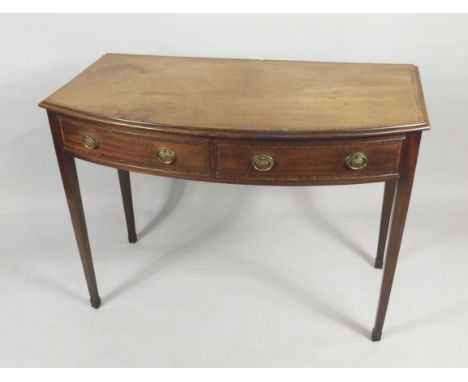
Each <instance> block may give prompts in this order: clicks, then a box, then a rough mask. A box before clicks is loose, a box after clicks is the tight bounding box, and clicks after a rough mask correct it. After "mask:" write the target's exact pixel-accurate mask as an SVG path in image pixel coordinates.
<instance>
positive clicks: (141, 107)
mask: <svg viewBox="0 0 468 382" xmlns="http://www.w3.org/2000/svg"><path fill="white" fill-rule="evenodd" d="M40 106H41V107H44V108H46V109H47V112H48V116H49V122H50V127H51V130H52V136H53V141H54V145H55V150H56V154H57V160H58V164H59V167H60V172H61V175H62V180H63V186H64V188H65V193H66V196H67V201H68V207H69V210H70V215H71V220H72V223H73V228H74V230H75V236H76V241H77V243H78V249H79V252H80V256H81V261H82V263H83V268H84V273H85V276H86V282H87V285H88V289H89V293H90V296H91V305H92V306H93V307H94V308H98V307H99V306H100V304H101V300H100V297H99V294H98V289H97V285H96V278H95V274H94V267H93V262H92V257H91V249H90V245H89V240H88V233H87V229H86V222H85V216H84V213H83V205H82V201H81V195H80V189H79V184H78V177H77V172H76V167H75V158H80V159H83V160H87V161H90V162H94V163H97V164H102V165H106V166H110V167H114V168H117V169H118V175H119V181H120V189H121V192H122V198H123V204H124V210H125V216H126V221H127V228H128V239H129V241H130V242H131V243H134V242H136V240H137V235H136V230H135V221H134V216H133V205H132V196H131V188H130V177H129V171H137V172H143V173H148V174H154V175H160V176H168V177H174V178H182V179H192V180H202V181H209V182H224V183H239V184H258V185H291V186H293V185H294V186H298V185H303V186H311V185H334V184H352V183H367V182H385V191H384V198H383V207H382V217H381V224H380V235H379V242H378V248H377V257H376V260H375V267H376V268H382V267H383V264H384V253H385V250H386V256H385V267H384V272H383V281H382V287H381V292H380V300H379V304H378V310H377V317H376V321H375V325H374V329H373V331H372V340H373V341H378V340H380V338H381V335H382V327H383V323H384V318H385V313H386V310H387V305H388V301H389V297H390V291H391V287H392V282H393V276H394V273H395V268H396V264H397V260H398V254H399V250H400V244H401V239H402V235H403V229H404V225H405V220H406V214H407V210H408V204H409V200H410V194H411V189H412V184H413V178H414V172H415V167H416V160H417V156H418V148H419V142H420V138H421V132H422V131H423V130H426V129H429V121H428V117H427V112H426V109H425V105H424V99H423V94H422V90H421V84H420V80H419V74H418V69H417V68H416V67H415V66H413V65H395V64H349V63H320V62H299V61H297V62H294V61H263V60H261V61H260V60H235V59H209V58H180V57H159V56H142V55H123V54H106V55H104V56H103V57H101V58H100V59H99V60H98V61H96V62H95V63H94V64H92V65H91V66H90V67H88V68H87V69H86V70H85V71H83V72H82V73H81V74H79V75H78V76H77V77H75V78H74V79H73V80H72V81H71V82H69V83H68V84H66V85H65V86H63V87H62V88H60V89H59V90H58V91H56V92H55V93H54V94H52V95H51V96H50V97H48V98H47V99H45V100H44V101H43V102H42V103H41V104H40ZM391 217H392V219H391ZM266 229H267V228H266ZM387 237H388V243H387Z"/></svg>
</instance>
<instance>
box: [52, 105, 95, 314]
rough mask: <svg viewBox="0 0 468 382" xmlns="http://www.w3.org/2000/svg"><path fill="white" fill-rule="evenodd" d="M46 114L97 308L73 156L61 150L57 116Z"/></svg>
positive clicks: (91, 265) (61, 144) (93, 278)
mask: <svg viewBox="0 0 468 382" xmlns="http://www.w3.org/2000/svg"><path fill="white" fill-rule="evenodd" d="M48 116H49V123H50V128H51V130H52V137H53V140H54V146H55V152H56V154H57V162H58V165H59V168H60V174H61V175H62V182H63V188H64V189H65V195H66V197H67V203H68V209H69V210H70V217H71V221H72V224H73V230H74V231H75V237H76V242H77V244H78V250H79V252H80V257H81V263H82V265H83V270H84V274H85V278H86V283H87V285H88V291H89V295H90V301H91V305H92V306H93V307H94V308H96V309H97V308H99V306H100V305H101V298H100V297H99V292H98V289H97V283H96V276H95V274H94V266H93V259H92V256H91V247H90V246H89V238H88V230H87V228H86V220H85V216H84V211H83V203H82V201H81V193H80V185H79V182H78V175H77V173H76V165H75V158H74V157H73V155H71V154H70V153H67V152H66V151H64V150H63V142H62V141H61V134H60V130H59V124H58V121H57V117H56V116H55V115H54V114H53V113H48Z"/></svg>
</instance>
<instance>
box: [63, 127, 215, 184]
mask: <svg viewBox="0 0 468 382" xmlns="http://www.w3.org/2000/svg"><path fill="white" fill-rule="evenodd" d="M59 123H60V126H61V129H62V134H63V142H64V148H65V150H67V151H70V152H72V153H74V154H76V155H77V156H78V157H80V158H83V159H88V158H90V159H91V158H92V159H93V161H95V162H99V163H102V164H116V165H118V164H119V163H125V164H127V165H131V166H134V167H137V168H138V167H139V168H149V169H154V170H155V171H156V172H158V173H161V175H163V173H167V172H170V173H172V174H181V175H199V176H203V175H204V176H208V175H209V162H208V161H209V150H208V142H207V141H206V140H204V139H201V138H190V140H187V139H184V138H180V137H173V136H171V135H168V134H158V133H152V132H149V133H140V134H138V133H136V132H127V131H115V129H112V128H111V127H109V126H103V125H95V124H91V123H83V122H80V121H76V120H72V119H68V118H59ZM86 136H92V137H94V138H95V139H96V140H97V141H98V142H99V147H98V148H97V149H95V150H92V149H88V148H87V147H85V145H84V144H83V138H84V137H86ZM160 147H167V148H170V149H172V150H174V151H175V152H176V153H177V160H176V162H175V163H173V164H171V165H167V164H164V163H161V162H160V161H158V160H157V158H156V156H155V154H156V151H157V150H158V148H160Z"/></svg>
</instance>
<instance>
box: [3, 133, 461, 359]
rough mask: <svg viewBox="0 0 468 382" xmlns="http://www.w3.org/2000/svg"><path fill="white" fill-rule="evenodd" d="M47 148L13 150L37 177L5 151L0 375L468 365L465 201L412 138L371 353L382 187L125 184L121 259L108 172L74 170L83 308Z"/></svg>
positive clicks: (32, 138)
mask: <svg viewBox="0 0 468 382" xmlns="http://www.w3.org/2000/svg"><path fill="white" fill-rule="evenodd" d="M48 134H49V133H48V132H47V130H46V129H45V128H42V129H37V130H34V131H33V132H31V133H30V134H29V135H28V136H27V137H22V138H21V139H22V144H23V147H24V148H25V150H26V151H27V150H28V149H30V150H31V151H30V152H35V150H36V152H38V151H41V153H42V154H41V155H42V157H43V158H44V160H43V161H38V162H35V161H32V162H30V161H29V160H30V159H31V158H26V157H25V158H22V159H20V160H19V162H18V160H17V159H16V160H17V162H16V163H15V170H13V169H12V167H11V166H9V164H11V163H13V161H14V160H15V158H18V155H17V152H16V150H15V149H14V146H11V147H10V148H8V149H7V150H6V151H4V152H3V153H2V155H3V159H4V160H3V161H2V163H1V166H2V171H4V172H6V174H7V175H6V178H4V179H7V180H8V181H7V182H6V183H5V186H6V187H5V188H3V192H4V197H3V198H2V203H3V206H2V209H1V216H0V219H1V222H2V229H1V235H2V238H1V241H0V283H1V288H0V301H1V304H2V314H1V316H0V322H1V325H0V332H1V334H0V337H1V342H2V346H0V366H179V367H183V366H468V361H467V360H468V294H467V293H466V292H467V289H468V277H467V269H468V256H467V251H466V250H467V240H468V239H467V236H466V229H467V223H466V219H465V216H467V212H468V211H467V203H466V196H465V195H464V193H463V192H462V189H463V187H460V188H457V187H453V186H452V185H451V184H450V182H451V181H452V180H451V175H447V176H445V177H444V175H443V173H442V172H440V173H439V179H440V178H442V181H440V182H434V181H432V179H433V174H432V173H431V171H430V170H431V164H432V161H431V158H430V157H429V158H428V156H427V155H426V151H425V148H424V140H423V150H422V153H421V158H420V159H421V160H420V168H419V169H418V171H419V173H418V175H417V178H416V183H415V189H414V197H413V203H412V205H411V209H410V212H409V220H408V224H407V229H406V234H405V238H404V244H403V247H402V253H401V259H400V262H399V265H398V269H397V275H396V279H395V285H394V290H393V293H392V297H391V301H390V308H389V312H388V315H387V321H386V324H385V328H384V334H383V338H382V341H381V342H380V343H372V342H371V341H370V340H369V332H370V330H371V328H372V325H373V320H374V314H375V309H376V304H377V298H378V291H379V287H380V280H381V271H380V270H376V269H374V268H373V267H372V266H371V263H372V261H373V256H374V254H375V248H376V243H377V235H378V223H379V213H380V204H381V198H382V191H383V186H382V184H370V185H358V186H344V187H298V188H292V187H276V188H275V187H251V186H235V185H224V184H208V183H199V182H185V181H179V180H170V179H163V178H157V177H150V176H145V175H139V174H136V175H134V176H133V177H132V181H133V189H134V201H135V209H136V220H137V226H138V232H139V241H138V243H137V244H133V245H132V244H128V243H127V242H126V236H127V235H126V231H125V222H124V215H123V210H122V206H121V200H120V194H119V189H118V181H117V175H116V172H115V171H114V170H112V169H109V168H105V167H99V166H94V165H91V164H88V163H85V162H81V161H80V162H79V163H78V170H79V175H80V179H81V186H82V193H83V198H84V203H85V209H86V214H87V218H88V226H89V232H90V239H91V244H92V249H93V251H94V257H95V267H96V273H97V278H98V283H99V288H100V293H101V296H102V300H103V305H102V307H101V308H100V309H99V310H94V309H92V308H91V307H90V306H89V303H88V297H87V291H86V287H85V281H84V277H83V274H82V270H81V265H80V262H79V257H78V253H77V249H76V246H75V242H74V238H73V235H72V228H71V225H70V222H69V217H68V212H67V210H66V203H65V198H64V196H63V191H62V189H61V184H60V179H59V175H58V169H57V166H56V164H55V162H54V160H55V159H54V156H53V152H52V151H51V146H50V143H51V142H50V137H49V135H48ZM429 134H431V133H429ZM430 145H431V141H430V140H429V141H428V144H427V146H429V147H430ZM41 169H43V170H42V171H41ZM23 171H24V172H23ZM24 174H27V176H24ZM462 185H463V184H462ZM465 186H466V184H465ZM465 189H466V188H465Z"/></svg>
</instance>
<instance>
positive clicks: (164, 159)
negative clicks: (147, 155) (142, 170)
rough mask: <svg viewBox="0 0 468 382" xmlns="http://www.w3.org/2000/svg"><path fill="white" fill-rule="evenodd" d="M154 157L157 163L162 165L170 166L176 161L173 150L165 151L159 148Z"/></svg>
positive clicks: (163, 148) (165, 149)
mask: <svg viewBox="0 0 468 382" xmlns="http://www.w3.org/2000/svg"><path fill="white" fill-rule="evenodd" d="M155 155H156V158H157V159H158V161H160V162H161V163H164V164H172V163H174V162H175V161H176V158H177V157H176V153H175V152H174V151H173V150H171V149H167V148H165V147H160V148H159V149H158V150H157V151H156V154H155Z"/></svg>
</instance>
